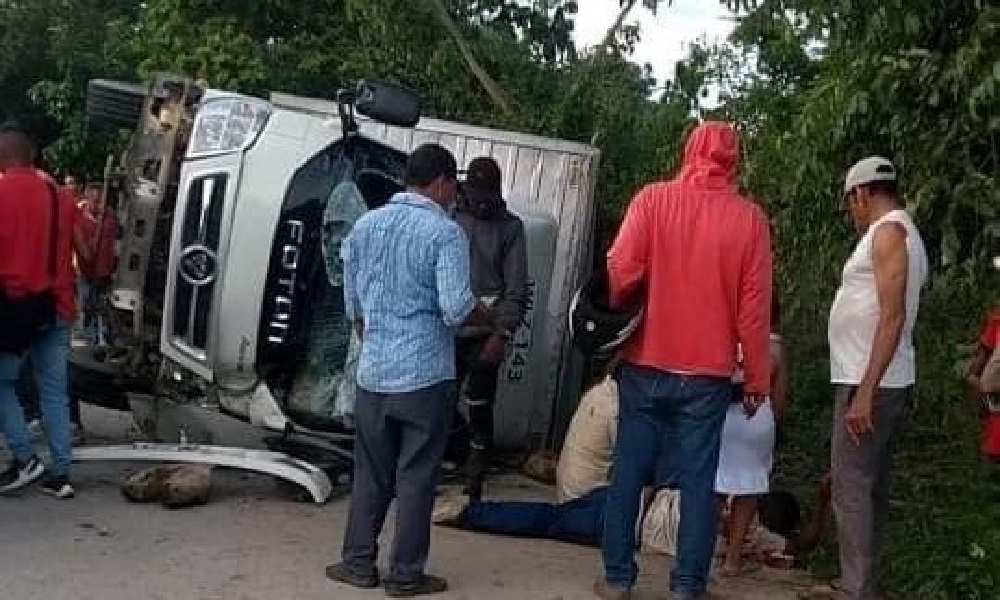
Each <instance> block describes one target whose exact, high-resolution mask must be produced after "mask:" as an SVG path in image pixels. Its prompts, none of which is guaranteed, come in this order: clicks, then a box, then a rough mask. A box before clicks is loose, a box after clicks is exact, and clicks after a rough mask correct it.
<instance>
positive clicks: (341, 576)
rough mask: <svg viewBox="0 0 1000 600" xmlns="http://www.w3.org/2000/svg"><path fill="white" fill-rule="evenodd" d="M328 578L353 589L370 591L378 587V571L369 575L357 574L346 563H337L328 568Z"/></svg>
mask: <svg viewBox="0 0 1000 600" xmlns="http://www.w3.org/2000/svg"><path fill="white" fill-rule="evenodd" d="M326 577H327V579H330V580H332V581H336V582H337V583H344V584H347V585H349V586H352V587H356V588H361V589H363V590H370V589H372V588H377V587H378V571H375V572H374V573H370V574H368V575H361V574H359V573H355V572H354V571H352V570H351V569H350V567H348V566H347V565H345V564H344V563H337V564H335V565H330V566H329V567H327V568H326Z"/></svg>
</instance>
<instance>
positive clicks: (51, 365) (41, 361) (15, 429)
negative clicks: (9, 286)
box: [0, 322, 73, 476]
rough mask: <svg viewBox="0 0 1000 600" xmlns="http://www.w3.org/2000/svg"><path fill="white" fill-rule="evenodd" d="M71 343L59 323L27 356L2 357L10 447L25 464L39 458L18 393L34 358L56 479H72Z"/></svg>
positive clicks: (2, 413) (0, 420)
mask: <svg viewBox="0 0 1000 600" xmlns="http://www.w3.org/2000/svg"><path fill="white" fill-rule="evenodd" d="M69 342H70V325H69V324H68V323H63V322H59V323H57V324H56V325H55V326H53V327H52V328H50V329H48V330H47V331H45V332H44V333H43V334H42V335H41V337H39V338H38V340H37V341H36V342H35V343H34V344H33V345H32V346H31V348H29V349H28V351H27V352H26V353H25V354H22V355H17V354H0V425H2V426H3V434H4V437H5V438H6V439H7V446H8V448H9V449H10V452H11V454H13V455H14V458H16V459H17V460H18V461H20V462H22V463H23V462H27V461H28V460H30V459H31V458H32V457H33V456H34V455H35V448H34V446H33V445H32V441H31V431H30V430H29V429H28V424H27V422H26V421H25V418H24V410H23V409H22V408H21V403H20V402H18V399H17V392H16V391H15V389H14V386H15V385H16V384H17V379H18V374H19V372H20V370H21V364H22V363H23V362H24V360H25V359H26V358H30V360H31V368H32V370H33V372H34V375H35V381H36V383H37V385H38V397H39V404H40V406H41V412H42V426H43V427H44V428H45V439H46V440H47V441H48V444H49V452H50V453H51V455H52V464H51V465H49V472H50V473H52V474H53V475H56V476H60V475H69V468H70V464H72V462H73V443H72V435H71V432H70V418H69V393H68V390H67V385H68V381H67V380H68V378H67V371H68V360H69Z"/></svg>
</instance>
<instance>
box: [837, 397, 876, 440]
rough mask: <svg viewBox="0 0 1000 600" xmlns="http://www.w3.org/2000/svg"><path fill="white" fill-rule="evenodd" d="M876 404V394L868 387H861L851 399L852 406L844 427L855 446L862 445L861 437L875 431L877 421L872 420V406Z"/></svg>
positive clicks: (846, 416) (845, 418)
mask: <svg viewBox="0 0 1000 600" xmlns="http://www.w3.org/2000/svg"><path fill="white" fill-rule="evenodd" d="M874 402H875V392H874V390H871V389H869V388H867V387H859V388H857V390H855V392H854V396H853V397H852V399H851V406H850V408H848V410H847V414H846V415H845V416H844V426H845V427H847V432H848V433H850V434H851V438H852V439H853V440H854V443H855V444H860V443H861V436H863V435H867V434H869V433H872V432H874V431H875V421H874V419H873V418H872V406H873V405H874Z"/></svg>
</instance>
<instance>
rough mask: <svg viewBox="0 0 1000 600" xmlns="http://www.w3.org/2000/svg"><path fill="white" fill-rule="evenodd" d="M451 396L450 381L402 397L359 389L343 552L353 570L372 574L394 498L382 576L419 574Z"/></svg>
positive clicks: (399, 578) (403, 579)
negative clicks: (389, 547) (386, 570)
mask: <svg viewBox="0 0 1000 600" xmlns="http://www.w3.org/2000/svg"><path fill="white" fill-rule="evenodd" d="M455 396H456V394H455V382H453V381H448V382H444V383H440V384H437V385H434V386H431V387H428V388H424V389H422V390H417V391H415V392H409V393H403V394H376V393H372V392H368V391H366V390H363V389H361V388H358V395H357V400H356V401H355V406H354V419H355V425H356V433H355V440H354V487H353V488H352V490H351V508H350V511H349V512H348V516H347V530H346V532H345V534H344V549H343V559H344V564H345V565H346V566H347V567H348V568H349V569H351V570H352V571H353V572H355V573H357V574H359V575H370V574H373V573H375V572H376V570H375V568H376V567H375V565H376V561H377V559H378V537H379V534H380V533H381V532H382V526H383V525H384V524H385V517H386V514H387V513H388V511H389V504H390V503H391V502H392V499H393V498H394V497H395V498H396V532H395V535H394V537H393V546H392V554H391V556H390V574H389V576H388V577H385V578H384V580H385V581H392V582H399V583H408V582H412V581H414V580H416V579H418V578H419V577H420V576H421V575H423V573H424V567H425V566H426V564H427V555H428V551H429V550H430V541H431V512H432V510H433V507H434V493H435V488H436V486H437V484H438V479H439V475H440V467H441V460H442V457H443V456H444V449H445V445H446V443H447V440H448V432H449V430H450V428H451V419H452V415H453V413H454V410H455V401H456V398H455Z"/></svg>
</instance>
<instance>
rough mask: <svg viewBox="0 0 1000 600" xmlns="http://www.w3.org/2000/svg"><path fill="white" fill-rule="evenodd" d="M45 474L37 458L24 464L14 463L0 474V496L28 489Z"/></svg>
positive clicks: (34, 457)
mask: <svg viewBox="0 0 1000 600" xmlns="http://www.w3.org/2000/svg"><path fill="white" fill-rule="evenodd" d="M44 473H45V466H44V465H42V461H40V460H38V457H37V456H32V457H31V458H30V459H28V462H26V463H23V464H22V463H20V462H18V461H16V460H15V461H14V462H12V463H11V465H10V468H8V469H7V470H6V471H4V472H3V473H0V494H6V493H8V492H14V491H17V490H19V489H22V488H25V487H28V486H29V485H31V484H32V483H35V482H36V481H38V478H39V477H41V476H42V475H43V474H44Z"/></svg>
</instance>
